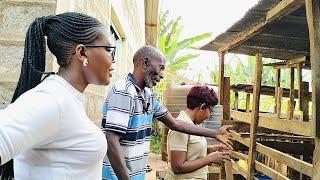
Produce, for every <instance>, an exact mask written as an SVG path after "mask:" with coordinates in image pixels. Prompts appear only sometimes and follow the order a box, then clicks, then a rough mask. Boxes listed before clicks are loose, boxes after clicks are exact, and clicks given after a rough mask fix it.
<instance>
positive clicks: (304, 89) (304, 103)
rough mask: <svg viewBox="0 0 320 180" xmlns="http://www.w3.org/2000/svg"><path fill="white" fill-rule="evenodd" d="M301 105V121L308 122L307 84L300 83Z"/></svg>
mask: <svg viewBox="0 0 320 180" xmlns="http://www.w3.org/2000/svg"><path fill="white" fill-rule="evenodd" d="M301 96H302V98H301V102H300V103H301V105H300V110H301V111H302V116H303V121H309V83H308V82H304V81H303V82H302V85H301Z"/></svg>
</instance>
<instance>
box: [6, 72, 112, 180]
mask: <svg viewBox="0 0 320 180" xmlns="http://www.w3.org/2000/svg"><path fill="white" fill-rule="evenodd" d="M84 103H85V97H84V95H83V94H82V93H80V92H79V91H77V90H76V89H74V88H73V87H72V86H71V85H70V84H69V83H68V82H67V81H65V80H64V79H63V78H62V77H60V76H58V75H51V76H49V77H48V78H47V79H45V80H44V81H43V82H42V83H40V84H39V85H38V86H37V87H35V88H33V89H31V90H29V91H28V92H26V93H24V94H23V95H21V96H20V97H19V98H18V99H17V100H16V101H15V102H14V103H13V104H10V105H9V106H8V107H7V108H6V109H3V110H0V157H1V161H2V163H5V162H7V161H9V160H10V159H12V158H14V175H15V179H16V180H20V179H23V180H28V179H30V180H38V179H39V180H40V179H41V180H49V179H59V180H67V179H68V180H69V179H77V180H81V179H90V180H101V178H102V160H103V157H104V156H105V154H106V151H107V142H106V138H105V136H104V134H103V133H102V131H101V130H100V128H98V127H97V126H96V125H95V124H94V123H93V122H91V121H90V119H89V118H88V116H87V114H86V112H85V108H84Z"/></svg>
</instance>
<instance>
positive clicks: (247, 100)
mask: <svg viewBox="0 0 320 180" xmlns="http://www.w3.org/2000/svg"><path fill="white" fill-rule="evenodd" d="M246 112H250V94H249V93H247V94H246Z"/></svg>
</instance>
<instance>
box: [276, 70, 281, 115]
mask: <svg viewBox="0 0 320 180" xmlns="http://www.w3.org/2000/svg"><path fill="white" fill-rule="evenodd" d="M280 77H281V69H276V84H275V87H274V97H275V98H274V100H275V107H274V112H275V113H276V112H277V107H278V98H277V97H278V88H279V87H280Z"/></svg>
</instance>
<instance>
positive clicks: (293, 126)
mask: <svg viewBox="0 0 320 180" xmlns="http://www.w3.org/2000/svg"><path fill="white" fill-rule="evenodd" d="M230 114H231V117H232V118H234V119H236V120H238V121H242V122H245V123H248V124H251V122H250V113H246V112H239V111H231V112H230ZM258 126H259V127H264V128H267V129H273V130H277V131H282V132H287V133H292V134H297V135H302V136H313V132H311V131H310V129H311V127H312V123H311V122H301V121H290V120H283V119H279V118H276V117H275V116H270V115H264V114H260V115H259V122H258Z"/></svg>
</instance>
